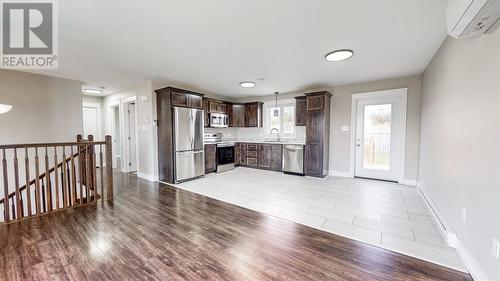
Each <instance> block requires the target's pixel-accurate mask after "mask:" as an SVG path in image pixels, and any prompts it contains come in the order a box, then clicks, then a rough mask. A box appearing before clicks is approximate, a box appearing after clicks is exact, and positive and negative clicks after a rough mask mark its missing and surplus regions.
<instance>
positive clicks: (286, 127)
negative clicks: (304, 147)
mask: <svg viewBox="0 0 500 281" xmlns="http://www.w3.org/2000/svg"><path fill="white" fill-rule="evenodd" d="M275 109H277V110H278V114H277V116H276V115H275V113H274V111H275ZM266 117H267V132H268V133H271V129H273V128H276V129H278V130H279V133H280V135H292V134H295V105H293V104H288V105H279V106H278V107H275V106H272V107H269V108H268V109H267V116H266ZM273 133H274V132H273Z"/></svg>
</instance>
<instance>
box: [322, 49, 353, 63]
mask: <svg viewBox="0 0 500 281" xmlns="http://www.w3.org/2000/svg"><path fill="white" fill-rule="evenodd" d="M352 55H354V52H353V51H352V50H348V49H344V50H337V51H333V52H331V53H328V54H327V55H326V56H325V59H326V60H327V61H343V60H346V59H348V58H350V57H352Z"/></svg>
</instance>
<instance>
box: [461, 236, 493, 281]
mask: <svg viewBox="0 0 500 281" xmlns="http://www.w3.org/2000/svg"><path fill="white" fill-rule="evenodd" d="M456 250H457V253H458V255H459V256H460V258H461V259H462V261H463V262H464V264H465V267H467V270H469V273H470V275H471V276H472V279H474V281H492V280H489V279H488V277H487V276H486V274H485V273H484V271H483V270H482V269H481V266H480V265H479V263H478V262H477V261H476V259H474V257H472V255H471V254H470V252H469V251H468V250H467V248H466V247H465V245H464V244H462V242H461V241H460V240H457V243H456Z"/></svg>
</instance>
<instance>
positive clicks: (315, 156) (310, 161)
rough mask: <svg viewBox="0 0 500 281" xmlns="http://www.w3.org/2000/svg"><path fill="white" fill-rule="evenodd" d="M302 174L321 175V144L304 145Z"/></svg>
mask: <svg viewBox="0 0 500 281" xmlns="http://www.w3.org/2000/svg"><path fill="white" fill-rule="evenodd" d="M305 156H306V157H305V161H306V165H305V167H304V173H305V174H306V175H309V176H318V175H322V174H323V150H322V145H321V144H306V146H305Z"/></svg>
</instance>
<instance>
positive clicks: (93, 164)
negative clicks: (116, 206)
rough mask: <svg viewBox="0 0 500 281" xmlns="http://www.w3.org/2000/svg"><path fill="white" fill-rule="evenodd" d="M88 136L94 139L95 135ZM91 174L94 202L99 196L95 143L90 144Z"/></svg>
mask: <svg viewBox="0 0 500 281" xmlns="http://www.w3.org/2000/svg"><path fill="white" fill-rule="evenodd" d="M88 138H89V141H94V136H93V135H89V136H88ZM90 175H91V178H90V180H91V182H92V194H93V195H94V196H93V197H92V202H95V201H96V200H97V197H98V192H97V175H96V155H95V145H90Z"/></svg>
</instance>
